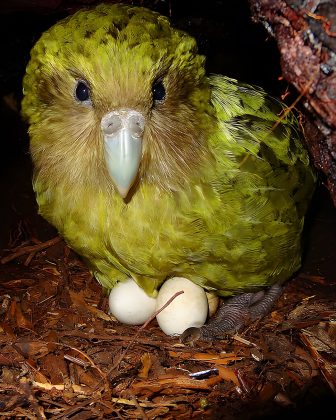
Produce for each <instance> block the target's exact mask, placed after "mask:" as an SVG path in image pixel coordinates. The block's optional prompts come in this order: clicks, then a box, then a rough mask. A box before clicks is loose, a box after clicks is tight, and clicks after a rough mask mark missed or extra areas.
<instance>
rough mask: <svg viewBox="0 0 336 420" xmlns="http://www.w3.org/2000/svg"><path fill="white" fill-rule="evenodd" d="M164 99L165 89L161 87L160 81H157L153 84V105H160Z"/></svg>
mask: <svg viewBox="0 0 336 420" xmlns="http://www.w3.org/2000/svg"><path fill="white" fill-rule="evenodd" d="M165 97H166V89H165V88H164V86H163V82H162V80H158V81H156V82H154V84H153V100H154V103H160V102H162V101H164V99H165Z"/></svg>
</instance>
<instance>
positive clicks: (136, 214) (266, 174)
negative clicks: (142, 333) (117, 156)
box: [22, 5, 315, 296]
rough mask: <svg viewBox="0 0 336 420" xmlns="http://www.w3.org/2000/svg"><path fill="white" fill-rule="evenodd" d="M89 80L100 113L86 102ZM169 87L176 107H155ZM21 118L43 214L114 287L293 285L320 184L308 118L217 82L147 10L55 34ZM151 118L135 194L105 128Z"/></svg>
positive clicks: (65, 25)
mask: <svg viewBox="0 0 336 420" xmlns="http://www.w3.org/2000/svg"><path fill="white" fill-rule="evenodd" d="M78 80H85V81H87V83H88V85H89V86H90V92H91V95H92V96H91V104H90V105H89V106H87V105H85V106H84V105H83V104H81V103H78V101H76V99H75V97H74V89H75V86H76V83H77V82H78ZM157 80H162V82H163V84H164V87H165V90H166V97H165V100H164V101H162V103H161V102H160V103H155V101H153V97H152V86H153V84H154V83H155V81H157ZM24 94H25V97H24V100H23V104H22V108H23V115H24V116H25V118H26V119H27V120H28V122H29V125H30V137H31V153H32V158H33V161H34V166H35V172H34V189H35V191H36V195H37V201H38V204H39V209H40V212H41V214H42V215H43V216H44V217H45V218H46V219H47V220H48V221H49V222H50V223H52V224H53V225H55V226H56V227H57V229H58V230H59V231H60V233H61V234H62V235H63V236H64V238H65V239H66V241H67V242H68V243H69V245H70V246H71V247H72V248H73V249H74V250H76V251H77V252H78V253H79V254H80V255H82V256H83V258H84V259H85V260H86V261H87V263H88V265H89V267H90V268H91V270H92V272H93V273H94V275H95V276H96V278H97V279H98V280H99V281H100V282H101V283H102V284H103V285H104V286H105V287H107V288H112V287H113V286H114V285H115V283H116V282H117V281H121V280H123V279H125V278H126V277H128V276H131V277H133V278H134V279H135V280H136V281H137V282H138V284H140V285H141V286H142V287H143V288H144V289H145V290H146V292H147V293H149V294H155V293H156V291H157V288H158V287H159V286H160V284H162V282H163V281H164V280H165V279H167V278H169V277H173V276H183V277H186V278H189V279H190V280H192V281H194V282H195V283H197V284H199V285H202V286H203V287H204V288H205V289H207V290H215V291H216V292H217V293H218V294H219V295H222V296H227V295H231V294H237V293H241V292H243V291H246V290H254V289H258V288H261V287H263V286H267V285H271V284H273V283H275V282H283V281H285V280H286V279H288V278H289V277H290V276H291V274H292V273H294V272H295V271H296V270H297V269H298V268H299V267H300V259H301V233H302V228H303V222H304V215H305V212H306V209H307V206H308V203H309V200H310V198H311V195H312V192H313V189H314V182H315V177H314V173H313V171H312V169H311V168H310V166H309V159H308V155H307V152H306V151H305V149H304V146H303V144H302V141H301V139H300V136H299V133H298V131H297V122H296V120H295V119H294V117H293V115H292V114H289V115H288V116H286V117H285V118H282V117H281V118H280V116H281V115H282V113H283V111H284V107H283V105H281V104H280V103H279V102H277V101H276V100H273V99H271V98H269V97H268V96H267V95H266V94H265V93H264V91H262V90H261V89H259V88H255V87H251V86H247V85H243V84H239V83H237V82H236V81H235V80H232V79H228V78H225V77H223V76H211V77H207V76H205V73H204V58H203V57H202V56H200V55H198V54H197V50H196V44H195V41H194V40H193V38H191V37H190V36H188V35H187V34H185V33H184V32H181V31H178V30H176V29H174V28H172V27H171V26H170V25H169V22H168V20H167V19H166V18H164V17H162V16H160V15H158V14H156V13H154V12H151V11H149V10H146V9H143V8H136V7H129V6H125V5H113V6H111V5H101V6H98V7H97V8H95V9H92V10H88V11H81V12H79V13H77V14H75V15H74V16H71V17H69V18H68V19H65V20H64V21H62V22H60V23H58V24H56V25H55V26H54V27H52V28H51V29H50V30H49V31H47V32H46V33H45V34H44V35H43V36H42V38H41V39H40V40H39V41H38V43H37V44H36V46H35V47H34V49H33V50H32V55H31V61H30V63H29V65H28V67H27V74H26V76H25V79H24ZM120 108H122V109H135V110H137V111H139V112H141V113H142V114H143V115H144V116H145V121H146V124H145V132H144V140H143V142H144V145H143V155H142V162H141V165H140V168H139V173H138V177H137V179H136V181H135V183H134V185H133V187H132V189H131V191H130V193H129V194H128V196H127V197H126V199H123V198H122V197H120V195H119V194H118V193H117V191H116V189H115V187H114V185H113V183H112V181H111V179H110V178H109V175H108V173H107V171H106V167H105V161H104V158H103V145H102V134H101V129H100V121H101V118H102V117H103V116H104V115H105V114H106V113H108V112H110V111H112V110H115V109H120Z"/></svg>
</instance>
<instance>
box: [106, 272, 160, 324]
mask: <svg viewBox="0 0 336 420" xmlns="http://www.w3.org/2000/svg"><path fill="white" fill-rule="evenodd" d="M155 306H156V299H155V298H152V297H150V296H148V295H147V294H146V292H144V290H143V289H141V287H139V286H138V285H137V283H136V282H135V281H134V280H133V279H131V278H128V279H127V280H125V281H123V282H119V283H118V284H117V285H116V286H115V287H114V288H113V289H112V290H111V292H110V296H109V307H110V312H111V314H112V315H113V316H114V317H115V318H117V320H118V321H120V322H122V323H123V324H128V325H140V324H143V323H144V322H146V321H147V319H148V318H149V317H150V316H151V315H153V313H154V311H155Z"/></svg>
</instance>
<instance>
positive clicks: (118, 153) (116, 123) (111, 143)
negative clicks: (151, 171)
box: [101, 109, 145, 198]
mask: <svg viewBox="0 0 336 420" xmlns="http://www.w3.org/2000/svg"><path fill="white" fill-rule="evenodd" d="M144 127H145V118H144V116H143V115H142V114H141V113H140V112H137V111H134V110H132V109H120V110H118V111H113V112H109V113H108V114H106V115H104V117H103V118H102V120H101V128H102V131H103V136H104V146H105V160H106V164H107V169H108V172H109V174H110V177H111V178H112V181H113V183H114V185H115V187H116V188H117V190H118V191H119V194H120V195H121V196H122V197H123V198H125V197H126V196H127V194H128V191H129V190H130V188H131V186H132V185H133V182H134V180H135V178H136V175H137V173H138V170H139V165H140V161H141V155H142V136H143V132H144Z"/></svg>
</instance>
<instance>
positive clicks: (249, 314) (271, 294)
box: [180, 284, 282, 343]
mask: <svg viewBox="0 0 336 420" xmlns="http://www.w3.org/2000/svg"><path fill="white" fill-rule="evenodd" d="M281 292H282V287H281V286H280V285H279V284H275V285H273V286H272V287H270V288H269V289H268V290H266V291H260V292H257V293H244V294H242V295H239V296H234V297H233V298H231V299H229V300H228V301H226V302H225V303H224V305H222V306H221V307H220V309H219V310H218V312H217V314H216V315H215V316H214V318H212V319H210V321H209V323H208V324H206V325H203V326H202V327H200V328H196V327H191V328H188V329H187V330H185V331H184V332H183V333H182V334H181V336H180V340H181V342H183V343H188V342H194V341H197V340H205V341H212V340H215V339H220V338H223V337H224V336H225V335H227V334H233V333H236V332H237V331H239V330H240V329H241V328H243V327H244V326H246V325H248V324H249V323H251V322H253V321H255V320H257V319H258V318H261V317H263V316H265V315H266V314H267V313H268V312H269V311H270V310H271V308H272V306H273V304H274V303H275V301H276V300H277V298H278V297H279V296H280V294H281Z"/></svg>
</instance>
